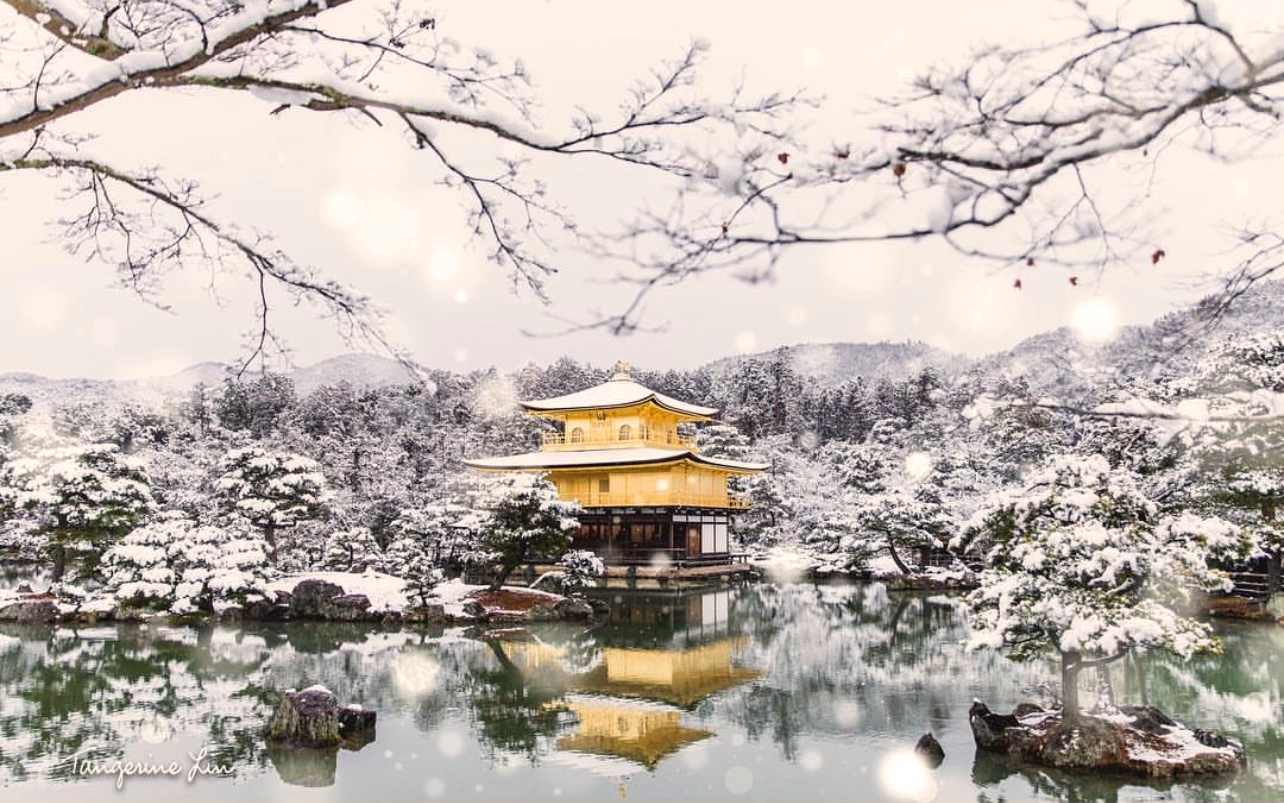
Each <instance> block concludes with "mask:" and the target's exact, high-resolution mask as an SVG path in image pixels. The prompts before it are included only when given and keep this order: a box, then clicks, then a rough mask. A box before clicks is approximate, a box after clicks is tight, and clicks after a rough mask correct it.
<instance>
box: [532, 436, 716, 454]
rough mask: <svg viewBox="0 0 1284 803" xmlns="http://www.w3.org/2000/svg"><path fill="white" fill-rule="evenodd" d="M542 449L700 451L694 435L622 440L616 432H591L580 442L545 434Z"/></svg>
mask: <svg viewBox="0 0 1284 803" xmlns="http://www.w3.org/2000/svg"><path fill="white" fill-rule="evenodd" d="M541 447H542V449H543V450H544V451H546V452H577V451H583V450H586V449H629V448H640V447H652V448H655V449H686V450H688V451H691V452H695V451H698V449H697V447H696V439H695V436H693V435H674V436H672V437H667V436H661V435H658V434H651V435H647V436H646V437H640V436H638V435H633V436H631V437H628V438H620V437H619V434H618V433H617V432H615V431H601V432H593V431H590V432H589V433H588V434H586V435H585V436H584V437H583V438H582V439H579V440H567V438H566V436H564V435H562V434H561V433H559V432H546V433H544V437H543V441H542V443H541Z"/></svg>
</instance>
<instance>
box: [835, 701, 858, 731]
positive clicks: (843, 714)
mask: <svg viewBox="0 0 1284 803" xmlns="http://www.w3.org/2000/svg"><path fill="white" fill-rule="evenodd" d="M859 719H860V706H858V705H856V703H854V702H852V701H851V700H843V701H842V702H840V703H838V704H837V705H835V706H834V721H835V722H837V723H838V724H839V725H840V726H842V727H844V728H850V727H851V726H852V725H855V724H856V722H857V721H858V720H859Z"/></svg>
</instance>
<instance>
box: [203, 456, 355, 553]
mask: <svg viewBox="0 0 1284 803" xmlns="http://www.w3.org/2000/svg"><path fill="white" fill-rule="evenodd" d="M220 471H221V475H220V476H219V478H218V480H217V481H216V482H215V483H214V488H215V490H216V491H217V493H218V494H219V496H220V497H221V498H222V500H223V502H224V505H225V507H226V508H227V509H228V510H229V511H231V512H234V513H237V514H240V515H242V516H244V517H245V518H246V519H247V520H248V521H249V522H250V523H251V524H253V525H254V526H256V527H259V528H262V530H263V534H264V536H265V538H266V539H267V543H268V554H269V556H270V557H271V558H272V559H273V560H275V553H276V540H277V539H276V532H277V530H278V529H280V528H282V527H289V526H292V525H293V524H295V523H296V522H299V521H302V520H306V519H318V518H321V517H323V516H324V515H325V512H326V503H327V502H328V501H329V498H330V494H329V493H328V492H327V491H326V485H325V477H324V476H323V475H322V473H321V468H320V466H319V465H318V464H317V462H316V461H315V460H312V459H310V458H307V457H303V456H301V455H296V454H285V453H281V452H270V451H268V450H266V449H264V448H262V447H259V446H247V447H244V448H240V449H233V450H232V451H230V452H228V453H227V455H226V456H225V457H224V458H223V460H222V463H221V465H220Z"/></svg>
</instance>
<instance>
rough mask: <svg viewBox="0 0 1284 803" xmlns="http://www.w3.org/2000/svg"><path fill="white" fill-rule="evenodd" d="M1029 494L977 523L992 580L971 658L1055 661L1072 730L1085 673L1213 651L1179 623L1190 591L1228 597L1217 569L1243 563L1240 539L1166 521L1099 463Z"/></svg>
mask: <svg viewBox="0 0 1284 803" xmlns="http://www.w3.org/2000/svg"><path fill="white" fill-rule="evenodd" d="M1023 485H1024V487H1023V488H1021V489H1020V490H1015V491H1007V492H1003V493H1001V494H999V495H997V498H996V499H995V503H994V504H993V505H992V506H990V507H989V508H988V509H987V510H984V511H982V512H981V513H979V514H978V515H977V516H976V517H975V519H974V524H975V527H974V528H973V530H972V531H971V533H970V536H971V537H973V538H975V537H980V538H983V539H984V540H985V542H986V543H988V544H989V551H988V554H987V559H988V562H989V566H990V568H988V569H986V570H985V571H983V572H982V574H981V578H980V581H981V585H980V587H979V588H978V589H977V590H976V591H974V592H972V593H971V594H970V595H969V596H968V604H969V605H970V606H971V609H972V627H973V631H974V634H973V638H972V641H971V644H972V646H973V647H992V648H999V647H1008V648H1010V654H1011V656H1012V657H1013V658H1016V659H1025V658H1029V657H1032V656H1035V655H1038V654H1041V653H1043V652H1044V651H1047V650H1052V651H1055V652H1056V653H1057V654H1058V655H1059V656H1060V659H1061V684H1062V700H1063V705H1064V716H1065V718H1066V719H1067V720H1072V719H1074V718H1075V717H1078V716H1079V714H1080V707H1079V696H1078V678H1079V673H1080V672H1081V671H1082V670H1084V669H1087V668H1092V667H1101V666H1105V665H1107V664H1109V663H1111V662H1113V661H1117V660H1119V659H1120V658H1123V657H1124V656H1125V655H1127V654H1128V653H1129V652H1130V651H1132V650H1135V649H1147V648H1160V649H1165V650H1170V651H1172V652H1174V653H1176V654H1178V655H1184V656H1189V655H1191V654H1192V653H1194V652H1196V651H1207V650H1216V649H1217V642H1216V640H1215V639H1214V638H1213V636H1212V632H1211V630H1210V628H1209V627H1208V626H1207V625H1206V624H1204V623H1202V622H1199V621H1197V620H1195V619H1192V618H1189V617H1188V616H1185V615H1183V613H1181V611H1183V610H1184V609H1185V606H1186V603H1187V602H1188V595H1189V593H1190V592H1191V590H1192V589H1200V588H1202V589H1206V590H1213V589H1223V588H1226V587H1228V581H1227V579H1226V575H1225V574H1224V573H1223V572H1220V571H1216V570H1213V569H1210V568H1209V560H1210V558H1216V557H1222V556H1229V555H1234V554H1242V552H1243V550H1244V549H1245V548H1246V546H1247V542H1246V540H1245V536H1244V534H1243V532H1242V531H1241V530H1240V529H1239V528H1237V527H1235V526H1234V525H1232V524H1230V523H1228V522H1226V521H1223V520H1220V519H1210V518H1202V517H1200V516H1197V515H1195V514H1193V513H1190V512H1186V513H1182V514H1181V515H1180V516H1175V517H1168V518H1163V519H1160V518H1159V517H1158V515H1157V508H1156V506H1155V505H1154V503H1152V502H1151V501H1150V500H1149V499H1147V498H1146V497H1145V496H1144V495H1143V494H1142V493H1141V490H1140V488H1139V486H1138V483H1137V481H1136V478H1135V477H1134V476H1133V475H1132V474H1131V473H1130V472H1127V471H1126V470H1120V469H1111V468H1110V466H1109V464H1108V462H1107V461H1106V459H1105V458H1103V457H1100V456H1091V457H1082V456H1072V455H1064V456H1058V457H1056V458H1054V459H1053V460H1051V461H1049V463H1048V465H1046V466H1045V467H1044V468H1042V469H1041V470H1039V471H1038V472H1036V473H1034V474H1032V475H1031V476H1030V477H1029V478H1028V479H1027V481H1026V482H1025V483H1024V484H1023Z"/></svg>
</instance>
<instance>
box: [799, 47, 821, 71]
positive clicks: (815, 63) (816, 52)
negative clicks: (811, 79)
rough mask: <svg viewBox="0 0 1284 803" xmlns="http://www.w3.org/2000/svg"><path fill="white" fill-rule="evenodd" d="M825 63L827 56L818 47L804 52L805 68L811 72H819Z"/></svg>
mask: <svg viewBox="0 0 1284 803" xmlns="http://www.w3.org/2000/svg"><path fill="white" fill-rule="evenodd" d="M824 63H825V54H824V53H822V52H821V50H820V48H818V47H809V48H807V49H806V50H805V51H804V52H803V66H804V67H806V68H807V69H809V70H818V69H820V66H821V65H822V64H824Z"/></svg>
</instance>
